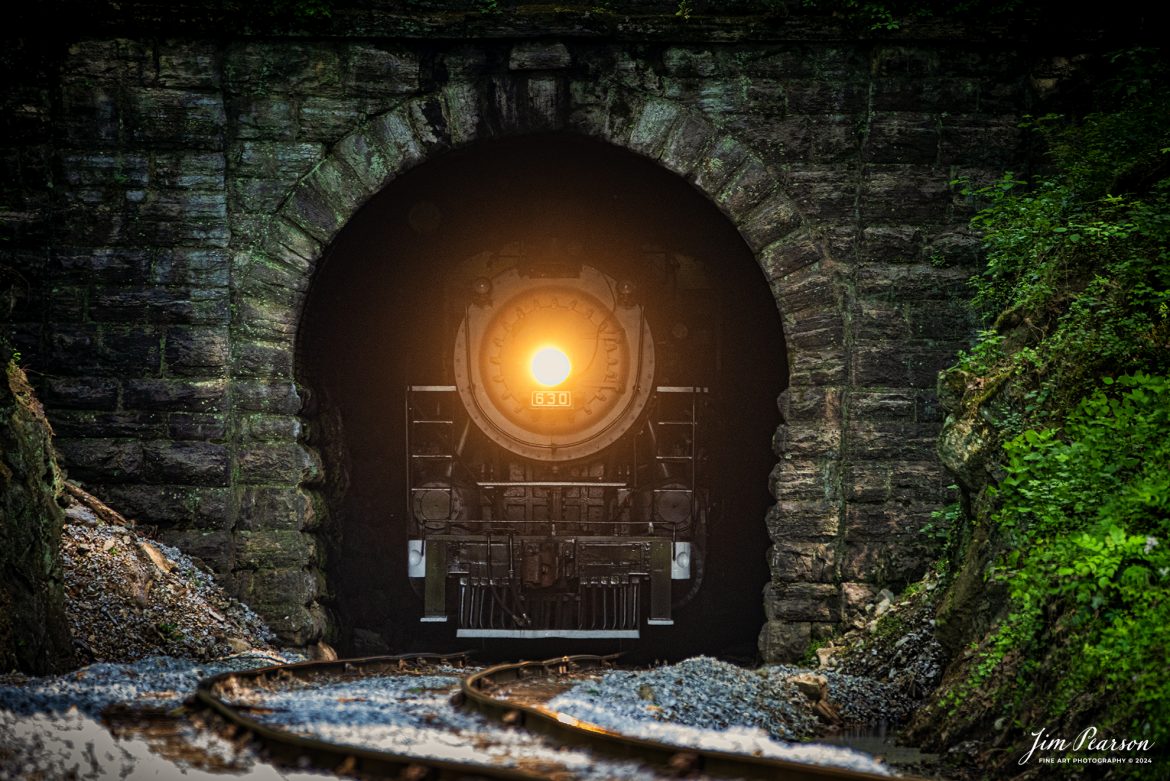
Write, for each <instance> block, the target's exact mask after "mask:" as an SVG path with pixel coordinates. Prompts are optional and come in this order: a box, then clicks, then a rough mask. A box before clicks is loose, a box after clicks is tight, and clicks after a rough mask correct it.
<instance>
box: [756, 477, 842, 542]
mask: <svg viewBox="0 0 1170 781" xmlns="http://www.w3.org/2000/svg"><path fill="white" fill-rule="evenodd" d="M834 493H836V488H832V487H829V486H820V495H819V496H817V497H814V498H809V499H790V498H788V496H787V495H786V494H785V493H784V492H781V497H782V498H780V499H778V500H777V502H776V504H774V505H772V506H771V507H770V508H768V513H767V515H766V516H765V518H764V521H765V523H766V524H767V525H768V535H769V536H770V537H771V538H772V540H773V541H776V542H781V541H785V540H805V541H811V540H827V539H829V538H832V537H835V536H836V535H837V531H838V529H839V527H840V515H841V511H840V510H839V509H838V508H837V505H836V503H835V502H833V501H832V500H831V499H827V498H825V496H826V494H828V495H829V496H830V497H831V495H832V494H834Z"/></svg>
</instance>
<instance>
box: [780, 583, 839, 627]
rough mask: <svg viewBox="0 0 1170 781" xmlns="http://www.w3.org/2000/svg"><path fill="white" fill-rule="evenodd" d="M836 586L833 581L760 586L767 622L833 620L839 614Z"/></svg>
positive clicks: (837, 589)
mask: <svg viewBox="0 0 1170 781" xmlns="http://www.w3.org/2000/svg"><path fill="white" fill-rule="evenodd" d="M840 603H841V594H840V587H839V586H837V585H835V584H833V583H780V584H769V585H767V586H765V587H764V615H765V616H766V617H767V619H768V621H835V620H837V618H838V617H839V614H840Z"/></svg>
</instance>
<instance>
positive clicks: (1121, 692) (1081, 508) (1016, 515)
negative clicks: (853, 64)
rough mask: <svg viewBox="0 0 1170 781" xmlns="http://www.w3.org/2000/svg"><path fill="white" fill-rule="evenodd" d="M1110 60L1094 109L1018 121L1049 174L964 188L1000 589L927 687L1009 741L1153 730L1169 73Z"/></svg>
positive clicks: (1162, 737)
mask: <svg viewBox="0 0 1170 781" xmlns="http://www.w3.org/2000/svg"><path fill="white" fill-rule="evenodd" d="M1113 65H1114V66H1115V67H1116V68H1117V69H1118V73H1119V76H1118V77H1117V78H1116V79H1114V80H1112V81H1110V82H1108V84H1107V86H1106V88H1105V89H1104V90H1103V91H1102V93H1101V94H1100V95H1098V97H1099V98H1100V99H1101V100H1102V101H1104V103H1105V104H1108V106H1109V108H1108V109H1107V110H1100V111H1096V112H1093V113H1089V114H1087V115H1086V116H1084V117H1082V118H1080V119H1078V120H1075V121H1074V120H1069V119H1066V118H1060V117H1052V116H1048V117H1044V118H1041V119H1037V120H1033V121H1031V122H1030V123H1029V128H1030V129H1031V130H1032V131H1034V132H1036V133H1039V134H1040V136H1041V137H1042V139H1043V140H1044V141H1045V142H1046V144H1047V147H1048V149H1049V150H1050V151H1051V161H1052V166H1051V168H1050V169H1049V170H1048V171H1046V172H1045V173H1043V174H1041V175H1037V176H1034V177H1032V178H1031V180H1030V181H1025V180H1024V179H1023V178H1022V177H1020V176H1018V175H1016V174H1012V173H1008V174H1005V175H1004V176H1003V177H1002V178H1001V179H999V180H998V181H995V182H993V183H991V184H990V185H986V186H982V187H970V186H968V187H966V189H965V193H966V194H967V195H968V196H969V197H971V198H974V199H978V203H979V204H980V205H981V206H982V209H981V210H980V211H979V213H978V214H977V216H976V217H975V219H974V224H975V225H976V226H977V227H978V228H979V229H980V230H981V231H982V232H983V236H984V243H985V247H986V251H987V265H986V268H985V270H984V271H983V273H982V274H981V275H980V276H979V277H978V278H976V279H975V280H974V281H973V284H974V287H975V294H974V304H975V306H976V307H977V309H978V310H979V311H980V312H981V313H982V314H983V316H984V317H985V318H986V320H987V321H988V326H987V328H986V329H985V330H983V331H982V332H981V333H980V336H979V338H978V340H977V343H976V345H975V346H974V347H973V349H971V350H970V351H969V352H967V353H965V354H963V355H961V356H960V360H959V364H958V366H957V368H956V370H954V371H957V372H959V373H960V374H961V375H962V376H963V377H964V378H965V383H966V387H967V389H968V392H967V393H966V395H965V396H964V399H963V404H964V407H965V409H964V410H963V412H962V414H965V415H967V416H969V417H970V418H972V419H976V418H980V417H981V416H982V417H983V419H988V418H987V414H988V411H989V410H990V409H991V408H992V407H993V406H994V407H995V414H994V415H993V418H994V422H995V426H996V427H997V431H998V435H999V438H1000V441H1003V442H1004V445H1003V448H1002V450H1001V451H999V453H998V455H997V456H994V457H993V458H994V460H995V461H996V465H995V466H994V467H993V468H991V469H989V470H988V474H994V475H995V476H996V481H997V482H996V484H994V485H987V486H968V488H969V489H970V490H971V496H972V497H973V498H972V507H973V514H974V516H975V517H974V518H973V519H971V521H970V522H973V523H976V524H985V525H986V527H987V528H988V529H989V530H990V539H991V541H992V543H993V545H992V548H991V549H992V551H993V553H992V555H991V556H990V559H989V561H988V562H987V567H986V570H985V572H986V575H987V578H988V580H989V584H988V585H989V588H990V587H992V586H995V587H998V588H1000V589H1001V592H1002V593H1004V594H1005V595H1006V603H1005V604H1004V606H1003V609H1002V610H1001V611H1000V612H999V614H998V619H997V620H996V621H995V623H994V625H993V626H992V628H991V629H990V631H989V632H987V633H986V634H985V635H984V636H982V637H977V639H976V640H975V642H974V643H973V644H972V646H971V649H970V654H969V655H968V657H967V658H966V659H965V660H963V661H962V662H961V667H962V669H963V674H962V675H960V676H957V677H956V678H953V679H952V684H951V685H950V686H949V687H948V688H947V689H946V690H945V692H943V693H942V694H941V696H940V700H939V702H940V703H941V704H942V705H943V706H945V708H946V709H947V711H948V712H949V713H950V714H951V716H952V718H954V719H956V720H957V721H959V722H965V723H968V724H973V725H974V724H978V723H980V722H981V721H984V722H986V721H987V720H988V719H989V718H996V722H997V724H999V725H1000V726H997V727H996V729H997V730H998V729H1000V728H1001V727H1002V726H1004V724H1003V722H1006V726H1007V728H1008V729H1012V730H1014V733H1013V734H1014V735H1015V736H1016V739H1017V740H1025V741H1026V745H1030V744H1031V739H1030V738H1027V737H1026V736H1027V735H1028V734H1029V733H1030V732H1032V731H1034V730H1036V729H1039V728H1040V727H1049V728H1050V729H1051V728H1053V727H1061V726H1063V727H1067V728H1069V729H1068V731H1069V732H1070V733H1071V734H1076V732H1078V731H1079V730H1080V729H1083V728H1085V727H1088V726H1095V727H1097V728H1098V729H1100V730H1102V731H1104V732H1111V733H1112V734H1114V735H1117V736H1124V737H1127V738H1133V739H1151V740H1152V741H1153V744H1154V745H1157V746H1162V747H1165V746H1167V745H1170V677H1168V676H1167V675H1166V659H1167V658H1170V647H1168V646H1170V630H1168V629H1167V627H1170V311H1168V310H1170V89H1168V87H1167V85H1168V84H1170V80H1168V79H1167V78H1166V69H1165V66H1164V63H1162V62H1161V61H1160V60H1159V59H1158V58H1157V57H1156V56H1152V54H1151V53H1150V52H1144V51H1141V50H1134V51H1130V52H1126V53H1124V54H1122V55H1118V56H1117V57H1115V58H1114V61H1113ZM980 488H986V489H987V490H985V491H981V490H980ZM988 714H991V716H990V717H989V715H988ZM1005 753H1010V752H1005ZM1126 769H1127V766H1119V768H1118V770H1119V771H1122V772H1124V770H1126ZM1140 769H1142V768H1141V766H1135V767H1134V768H1133V769H1132V772H1139V770H1140ZM1145 769H1148V767H1147V768H1145ZM1070 772H1071V771H1070ZM1139 775H1140V773H1139Z"/></svg>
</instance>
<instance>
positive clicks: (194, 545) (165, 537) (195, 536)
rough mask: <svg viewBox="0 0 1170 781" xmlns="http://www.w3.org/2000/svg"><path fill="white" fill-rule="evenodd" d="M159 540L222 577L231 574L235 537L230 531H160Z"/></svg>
mask: <svg viewBox="0 0 1170 781" xmlns="http://www.w3.org/2000/svg"><path fill="white" fill-rule="evenodd" d="M159 538H160V539H162V541H163V542H165V543H167V544H168V545H174V546H175V547H176V548H178V549H179V550H181V551H183V552H184V553H186V554H187V555H188V556H193V557H195V558H197V559H199V560H200V561H202V562H203V563H204V564H206V565H207V566H208V567H210V568H211V569H212V570H214V571H215V573H216V574H217V575H220V576H221V577H222V576H224V575H227V574H228V573H229V572H231V569H232V561H233V558H234V553H235V535H233V534H232V532H230V531H207V530H205V529H160V530H159Z"/></svg>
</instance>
